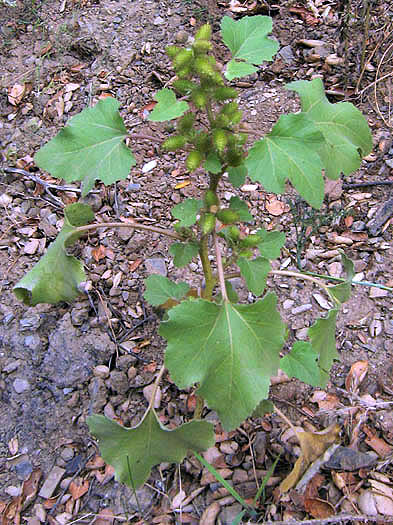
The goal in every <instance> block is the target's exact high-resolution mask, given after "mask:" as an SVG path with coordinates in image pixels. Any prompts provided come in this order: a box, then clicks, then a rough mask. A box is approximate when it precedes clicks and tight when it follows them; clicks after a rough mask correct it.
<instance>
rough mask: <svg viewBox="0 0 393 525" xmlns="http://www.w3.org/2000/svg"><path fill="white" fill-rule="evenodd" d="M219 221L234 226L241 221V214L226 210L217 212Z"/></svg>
mask: <svg viewBox="0 0 393 525" xmlns="http://www.w3.org/2000/svg"><path fill="white" fill-rule="evenodd" d="M216 215H217V219H219V220H220V221H221V222H222V223H223V224H233V223H234V222H237V221H238V220H239V214H238V213H237V211H235V210H231V209H229V208H226V209H225V210H220V211H218V212H217V214H216Z"/></svg>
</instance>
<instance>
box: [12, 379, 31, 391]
mask: <svg viewBox="0 0 393 525" xmlns="http://www.w3.org/2000/svg"><path fill="white" fill-rule="evenodd" d="M12 386H13V387H14V390H15V392H16V393H17V394H22V392H26V390H29V388H30V383H29V382H28V381H27V380H26V379H20V378H17V379H15V381H14V382H13V383H12Z"/></svg>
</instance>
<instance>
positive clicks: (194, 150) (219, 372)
mask: <svg viewBox="0 0 393 525" xmlns="http://www.w3.org/2000/svg"><path fill="white" fill-rule="evenodd" d="M271 30H272V20H271V18H270V17H266V16H255V17H244V18H242V19H241V20H239V21H234V20H232V19H231V18H229V17H224V18H223V20H222V23H221V35H222V39H223V42H224V44H225V45H226V46H227V47H228V48H229V50H230V51H231V53H232V57H233V58H232V59H231V60H230V62H229V63H228V64H227V65H226V67H225V70H224V72H223V73H222V72H221V71H220V69H219V68H218V66H217V64H216V61H215V58H214V56H213V54H212V43H211V27H210V26H209V25H208V24H206V25H203V26H202V27H201V28H200V29H199V30H198V32H197V33H196V35H195V39H194V40H193V42H192V43H191V44H190V45H189V46H188V47H184V48H182V47H177V46H169V47H168V48H167V50H166V51H167V54H168V56H169V57H170V59H171V61H172V65H173V68H174V71H175V73H176V80H175V81H174V82H173V84H172V89H167V88H165V89H161V90H160V91H158V92H157V93H156V95H155V100H156V101H157V104H156V105H155V107H154V109H153V111H152V112H151V113H150V116H149V119H150V120H151V121H153V122H164V121H176V132H175V133H174V134H173V135H172V136H170V137H169V138H168V139H167V140H165V142H164V143H163V144H162V150H163V151H175V152H176V151H186V152H187V154H188V156H187V160H186V167H187V170H188V172H190V173H192V172H194V171H195V170H197V169H199V168H203V170H204V171H205V173H206V177H207V182H208V188H207V189H206V190H205V191H204V193H203V196H202V198H201V199H200V200H198V199H192V198H188V199H186V200H184V201H183V202H181V203H180V204H177V205H176V206H174V208H173V209H172V215H173V218H174V219H176V222H175V223H174V229H173V230H167V229H164V228H159V227H154V226H147V225H144V224H140V223H137V222H136V221H134V222H131V223H130V222H128V223H93V222H92V221H93V220H94V214H93V211H92V210H91V208H90V207H89V206H87V205H86V204H83V203H81V202H79V203H78V202H77V203H74V204H72V205H69V206H67V207H66V208H65V213H64V215H65V218H64V226H63V228H62V230H61V232H60V233H59V235H58V237H57V239H56V240H55V241H54V242H53V243H52V244H51V245H50V246H49V248H48V250H47V252H46V254H45V255H44V256H43V257H42V259H41V260H40V261H39V262H38V263H37V265H36V266H35V267H33V269H32V270H31V271H30V272H29V273H28V274H26V275H25V276H24V277H23V279H22V280H21V281H20V282H19V283H18V284H17V285H16V286H15V289H14V291H15V294H16V295H17V297H18V298H19V299H21V300H22V301H24V302H25V303H27V304H31V305H35V304H37V303H52V304H53V303H57V302H59V301H71V300H73V299H74V298H75V297H76V296H77V295H78V293H79V292H80V288H79V286H80V284H81V283H82V282H84V281H86V275H85V272H84V269H83V265H82V263H81V262H80V261H79V260H77V259H76V258H75V257H73V256H71V255H68V254H67V247H68V246H69V245H71V244H72V243H74V242H75V241H76V240H77V239H78V238H80V237H81V236H82V235H83V234H85V233H86V232H87V231H91V230H95V229H97V228H104V227H107V228H115V227H130V224H131V225H132V226H133V227H134V228H136V229H142V230H152V231H155V232H158V233H162V234H164V235H168V236H169V237H170V238H173V239H174V242H173V244H172V245H171V246H170V250H169V251H170V253H171V254H172V255H173V257H174V264H175V266H177V267H179V268H181V267H184V266H186V265H187V264H189V263H190V262H191V260H192V259H193V258H195V257H199V258H200V261H201V264H202V268H203V279H204V286H201V290H202V291H201V296H200V297H195V293H194V291H193V290H190V287H189V285H188V284H187V283H185V282H177V283H176V282H173V281H171V280H170V279H168V278H166V277H163V276H161V275H151V276H150V277H148V278H147V279H146V281H145V285H146V291H145V299H146V300H147V301H148V302H149V303H150V304H151V305H152V306H154V307H159V306H161V305H163V304H167V305H168V304H169V305H172V307H171V308H170V309H169V310H168V314H167V318H166V320H164V321H163V322H162V323H161V326H160V329H159V333H160V335H161V336H162V337H164V338H165V339H166V341H167V348H166V351H165V360H164V366H163V367H162V369H161V371H160V374H158V377H157V379H156V381H155V385H156V388H157V385H158V384H159V381H160V380H161V378H162V374H163V373H164V370H165V369H167V370H168V371H169V374H170V376H171V378H172V380H173V381H174V382H175V383H176V385H177V386H178V388H179V389H186V388H190V387H194V385H198V387H197V390H196V394H197V399H198V403H197V407H196V410H195V415H194V419H193V420H191V421H189V422H186V423H185V424H183V425H181V426H179V427H178V428H175V429H172V430H169V429H167V428H165V427H164V426H162V424H161V423H160V421H159V419H158V417H157V414H156V412H155V410H154V408H153V402H154V399H155V395H154V394H153V395H152V401H151V402H150V404H149V407H148V408H147V410H146V413H145V414H144V416H143V418H142V420H141V422H140V423H139V424H138V425H137V426H136V427H134V428H124V427H122V426H121V425H119V424H117V423H116V422H115V421H112V420H110V419H107V418H105V417H103V416H102V415H93V416H90V417H89V418H88V425H89V428H90V431H91V432H92V433H93V434H94V435H95V436H96V437H97V438H98V439H99V443H100V449H101V453H102V456H103V458H104V459H105V460H106V462H108V463H109V464H111V465H113V467H114V468H115V471H116V477H117V479H118V480H120V481H122V482H125V483H128V484H132V485H133V486H140V485H141V484H143V483H144V482H145V481H146V480H147V478H148V476H149V474H150V471H151V468H152V467H153V466H154V465H157V464H159V463H161V462H180V461H182V460H183V459H184V457H185V456H186V454H187V453H188V452H190V451H191V452H194V453H199V452H200V451H203V450H205V449H207V448H208V447H210V446H212V445H213V443H214V428H213V425H212V424H211V423H209V422H208V421H205V420H203V419H202V418H201V416H202V413H203V407H204V406H205V405H206V406H207V407H208V408H209V409H211V410H215V411H216V413H217V414H218V416H219V418H220V421H221V423H222V426H223V427H224V429H225V430H231V429H235V428H236V427H238V426H239V425H240V424H241V423H242V421H244V420H245V419H246V418H248V417H250V416H252V415H253V414H261V413H263V410H264V409H266V407H268V408H271V405H269V402H268V401H266V400H267V399H268V395H269V385H270V377H271V376H273V375H276V373H277V371H278V369H279V368H280V369H282V370H283V371H285V372H286V374H288V376H290V377H296V378H299V379H300V380H302V381H305V382H308V383H309V384H311V385H314V386H319V387H324V386H325V385H326V383H327V381H328V377H329V370H330V368H331V365H332V363H333V361H334V360H335V359H336V358H338V353H337V350H336V343H335V326H336V317H337V314H338V312H339V310H340V306H341V304H342V303H343V302H345V301H346V300H348V298H349V295H350V290H351V283H352V278H353V275H354V270H353V264H352V262H351V261H350V260H349V259H347V258H346V257H345V255H344V254H343V256H342V258H343V265H344V268H345V270H346V275H347V277H346V279H343V282H342V283H340V284H338V285H332V286H327V285H326V284H324V283H325V282H326V281H322V280H319V279H317V278H315V277H310V276H308V275H305V274H302V273H296V272H286V271H284V270H283V271H279V270H276V271H273V270H272V268H271V262H270V261H271V260H272V259H276V258H277V257H279V255H280V250H281V248H282V247H283V245H284V243H285V235H284V234H283V233H282V232H278V231H267V230H265V229H264V228H259V229H254V232H253V233H251V234H249V235H245V234H244V233H242V232H241V230H240V229H239V227H238V225H239V223H250V222H251V221H253V217H252V215H251V214H250V212H249V208H248V206H247V203H246V202H244V201H243V200H241V199H240V198H239V197H232V198H231V199H230V202H229V205H228V206H226V205H223V204H222V202H221V201H220V198H219V194H218V192H217V190H218V189H219V185H220V182H221V180H222V177H223V176H224V174H227V176H228V178H229V181H230V182H231V183H232V185H233V186H234V187H239V186H241V185H242V184H243V183H244V181H245V178H246V176H248V177H249V178H250V179H251V180H253V181H257V182H259V183H261V184H262V186H263V187H264V188H265V189H266V190H267V191H269V192H273V193H283V192H284V191H285V184H286V182H287V180H289V182H290V183H291V184H292V186H293V187H294V188H295V189H296V190H297V192H298V193H299V194H300V196H301V197H302V198H303V199H305V201H307V203H308V204H310V205H311V206H312V207H313V208H316V209H318V208H320V207H321V205H322V202H323V198H324V178H323V172H324V174H325V176H326V177H328V178H329V179H338V178H339V176H340V174H341V173H343V174H349V173H351V172H353V171H354V170H356V169H357V168H359V166H360V163H361V159H362V157H363V156H365V155H368V154H369V153H370V151H371V149H372V139H371V134H370V131H369V128H368V125H367V122H366V120H365V118H364V117H363V116H362V114H361V113H360V111H359V110H358V109H356V108H355V107H354V106H353V105H352V104H351V103H348V102H340V103H336V104H332V103H330V102H329V101H328V100H327V98H326V96H325V93H324V88H323V85H322V81H321V79H319V78H315V79H314V80H312V81H297V82H292V83H290V84H289V85H288V86H287V89H289V90H292V91H295V92H296V93H297V94H298V95H299V97H300V100H301V111H300V112H298V113H296V114H289V115H282V116H281V117H280V118H279V119H278V122H277V123H276V124H275V126H274V127H273V129H272V131H271V132H270V133H268V134H267V135H265V136H264V137H263V138H262V139H260V140H257V141H256V142H255V143H254V144H253V145H252V147H251V148H250V149H249V150H248V151H246V146H245V144H246V140H247V134H246V133H245V132H244V131H243V129H244V127H242V126H241V123H242V112H241V110H240V109H239V106H238V103H237V101H236V99H237V96H238V93H237V91H236V90H235V89H234V88H233V87H231V86H230V85H228V83H227V82H226V80H228V81H231V80H232V79H235V78H240V77H243V76H246V75H249V74H251V73H253V72H255V71H257V69H258V66H259V65H260V64H262V62H263V61H269V60H272V57H273V56H274V55H275V53H276V52H277V50H278V47H279V46H278V43H277V42H276V41H275V40H273V39H271V38H269V37H268V34H269V33H270V32H271ZM177 97H179V98H180V100H178V98H177ZM118 108H119V102H117V101H116V100H115V99H114V98H106V99H103V100H100V101H99V102H98V103H97V104H96V105H95V106H94V107H92V108H88V109H85V110H83V111H82V112H81V113H80V114H78V115H76V116H74V117H72V118H71V119H70V121H69V122H68V124H67V125H66V127H65V128H64V129H62V130H61V131H60V133H59V134H58V135H57V136H56V137H55V138H53V139H52V140H51V141H50V142H49V143H48V144H46V145H45V146H43V147H42V148H41V149H40V150H39V151H38V152H37V153H36V155H35V162H36V164H37V165H38V166H39V167H40V168H42V169H44V170H47V171H48V172H50V173H51V174H52V175H53V176H54V177H57V178H60V179H65V180H66V181H81V184H82V196H85V195H86V194H87V193H88V192H89V191H90V190H91V189H92V188H93V186H94V184H95V181H96V180H99V181H102V182H104V184H111V183H113V182H115V181H118V180H121V179H125V178H126V177H127V176H128V174H129V171H130V168H131V167H132V166H133V165H135V163H136V161H135V158H134V156H133V155H132V152H131V151H130V150H129V148H128V147H127V146H126V144H125V143H124V139H125V138H126V137H127V135H128V133H127V129H126V128H125V126H124V124H123V121H122V119H121V117H120V114H119V111H118ZM243 231H244V229H243ZM211 253H212V254H214V255H215V264H214V266H213V264H212V262H211V257H209V255H211ZM234 266H237V268H238V271H239V272H240V275H241V276H242V278H243V279H244V281H245V283H246V285H247V287H248V289H249V290H250V291H251V292H252V293H253V294H254V295H255V296H256V297H257V299H256V300H255V302H254V303H252V304H238V299H237V296H236V293H235V291H234V290H233V289H232V287H231V285H230V283H229V276H230V275H232V276H233V271H232V274H230V273H228V271H229V269H233V267H234ZM269 274H273V275H280V274H281V275H287V276H288V275H289V276H290V277H292V278H300V279H310V280H312V281H314V282H315V283H316V284H318V285H320V286H322V287H323V289H324V290H325V292H326V293H327V294H328V295H329V297H330V300H331V302H332V304H333V305H334V306H333V308H332V309H331V310H330V311H329V312H328V314H327V316H326V317H322V318H320V319H317V320H315V322H314V324H313V325H312V326H311V327H310V328H309V330H308V340H307V341H295V342H294V343H293V345H292V347H291V349H290V351H289V352H288V353H287V354H286V355H285V356H284V357H281V358H280V351H281V349H282V348H283V345H284V343H285V341H286V338H287V330H286V327H285V325H284V323H283V322H282V320H281V318H280V315H279V313H278V311H277V308H276V303H277V298H276V295H275V294H274V293H272V292H267V291H265V288H266V280H267V276H268V275H269ZM130 475H131V476H132V479H130Z"/></svg>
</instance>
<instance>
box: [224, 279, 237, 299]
mask: <svg viewBox="0 0 393 525" xmlns="http://www.w3.org/2000/svg"><path fill="white" fill-rule="evenodd" d="M225 290H226V291H227V296H228V299H229V301H231V303H237V302H238V301H239V296H238V295H237V292H236V290H235V289H234V287H233V286H232V283H231V281H229V280H226V281H225ZM221 300H222V298H221Z"/></svg>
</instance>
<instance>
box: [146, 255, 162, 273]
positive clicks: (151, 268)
mask: <svg viewBox="0 0 393 525" xmlns="http://www.w3.org/2000/svg"><path fill="white" fill-rule="evenodd" d="M145 268H146V271H147V273H148V274H153V273H156V274H159V275H163V276H164V277H166V276H167V269H166V264H165V260H164V259H161V258H153V259H146V261H145Z"/></svg>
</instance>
